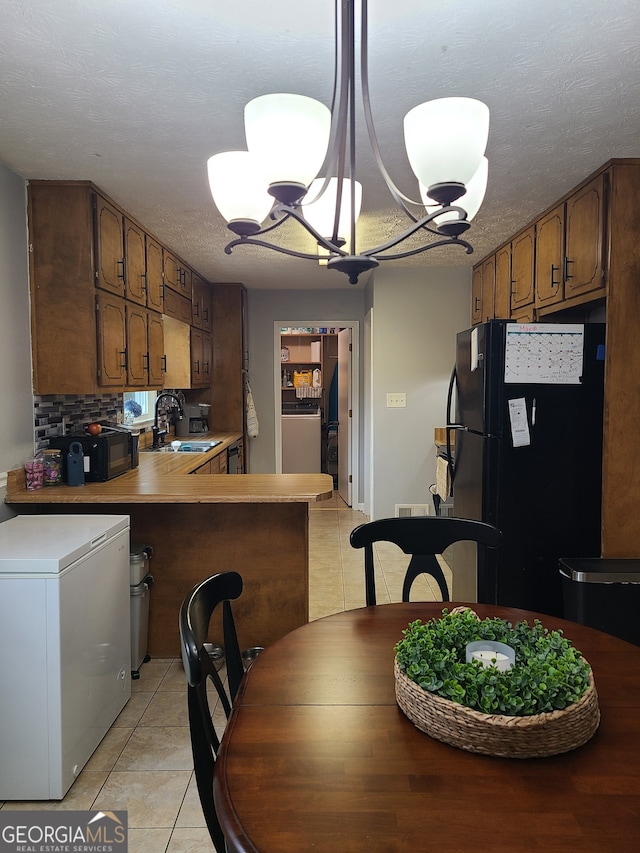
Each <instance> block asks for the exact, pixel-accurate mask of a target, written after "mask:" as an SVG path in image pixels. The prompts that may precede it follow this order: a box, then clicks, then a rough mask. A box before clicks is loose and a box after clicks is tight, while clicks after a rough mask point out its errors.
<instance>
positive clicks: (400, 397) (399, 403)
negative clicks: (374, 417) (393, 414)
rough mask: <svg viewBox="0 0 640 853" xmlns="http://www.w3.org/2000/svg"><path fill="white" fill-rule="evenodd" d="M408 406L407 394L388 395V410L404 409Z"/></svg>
mask: <svg viewBox="0 0 640 853" xmlns="http://www.w3.org/2000/svg"><path fill="white" fill-rule="evenodd" d="M406 405H407V395H406V394H400V393H395V394H387V409H404V408H406Z"/></svg>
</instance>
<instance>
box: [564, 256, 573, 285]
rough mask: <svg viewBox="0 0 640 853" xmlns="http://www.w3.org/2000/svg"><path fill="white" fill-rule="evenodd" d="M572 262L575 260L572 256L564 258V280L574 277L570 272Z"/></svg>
mask: <svg viewBox="0 0 640 853" xmlns="http://www.w3.org/2000/svg"><path fill="white" fill-rule="evenodd" d="M572 263H573V261H572V260H571V258H567V257H566V256H565V259H564V280H565V281H569V279H570V278H573V276H572V275H570V274H569V264H572Z"/></svg>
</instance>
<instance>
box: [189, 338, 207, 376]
mask: <svg viewBox="0 0 640 853" xmlns="http://www.w3.org/2000/svg"><path fill="white" fill-rule="evenodd" d="M204 384H205V383H204V365H203V333H202V330H201V329H196V328H194V327H193V326H192V327H191V387H192V388H193V387H195V386H202V385H204Z"/></svg>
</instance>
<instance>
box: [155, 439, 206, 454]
mask: <svg viewBox="0 0 640 853" xmlns="http://www.w3.org/2000/svg"><path fill="white" fill-rule="evenodd" d="M219 444H222V439H220V440H218V441H183V442H182V443H181V444H180V447H179V448H178V449H177V450H176V451H174V449H173V447H171V445H170V444H161V445H160V447H145V449H144V450H143V451H142V452H143V453H208V452H209V450H213V448H214V447H217V446H218V445H219Z"/></svg>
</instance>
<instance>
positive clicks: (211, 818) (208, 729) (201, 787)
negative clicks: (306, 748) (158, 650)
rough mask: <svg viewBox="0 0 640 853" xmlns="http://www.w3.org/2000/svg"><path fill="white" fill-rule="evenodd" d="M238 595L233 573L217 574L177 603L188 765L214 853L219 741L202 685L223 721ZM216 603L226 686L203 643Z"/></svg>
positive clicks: (236, 662)
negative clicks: (210, 691) (215, 701)
mask: <svg viewBox="0 0 640 853" xmlns="http://www.w3.org/2000/svg"><path fill="white" fill-rule="evenodd" d="M241 593H242V578H241V577H240V575H239V574H238V573H237V572H221V573H220V574H216V575H213V576H212V577H209V578H207V579H206V580H204V581H202V582H201V583H199V584H197V585H196V586H195V587H194V588H193V589H192V590H191V592H190V593H189V594H188V595H187V596H186V598H185V599H184V601H183V602H182V606H181V607H180V620H179V621H180V641H181V645H182V663H183V665H184V671H185V676H186V679H187V699H188V708H189V729H190V733H191V750H192V753H193V766H194V770H195V774H196V784H197V787H198V795H199V797H200V803H201V805H202V811H203V813H204V817H205V820H206V822H207V828H208V830H209V834H210V835H211V840H212V841H213V846H214V847H215V849H216V851H217V853H225V850H226V845H225V840H224V835H223V833H222V830H221V828H220V824H219V822H218V817H217V815H216V810H215V806H214V802H213V771H214V768H215V762H216V757H217V755H218V749H219V748H220V740H219V738H218V735H217V733H216V730H215V727H214V724H213V720H212V710H213V709H212V708H211V706H210V704H209V696H208V694H207V684H208V683H209V682H210V683H212V684H213V686H214V687H215V690H216V693H217V695H218V696H219V698H220V703H221V705H222V707H223V709H224V713H225V715H226V717H227V719H228V718H229V715H230V714H231V706H232V705H233V700H234V699H235V696H236V693H237V692H238V687H239V686H240V680H241V678H242V675H243V666H242V657H241V654H240V647H239V645H238V638H237V636H236V628H235V623H234V620H233V612H232V610H231V601H234V600H235V599H237V598H239V596H240V594H241ZM219 604H222V633H223V638H224V639H223V642H224V649H225V660H226V676H227V677H226V681H227V684H226V686H225V684H224V683H223V681H222V679H221V678H220V676H219V674H218V670H217V668H216V666H215V663H214V661H213V659H212V657H211V656H210V655H209V652H208V650H207V648H206V645H205V644H206V641H207V634H208V632H209V622H210V620H211V614H212V613H213V611H214V610H215V608H216V607H217V606H218V605H219ZM207 645H208V644H207Z"/></svg>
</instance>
